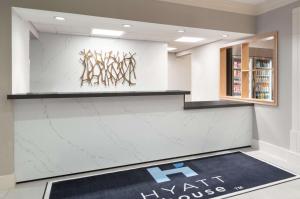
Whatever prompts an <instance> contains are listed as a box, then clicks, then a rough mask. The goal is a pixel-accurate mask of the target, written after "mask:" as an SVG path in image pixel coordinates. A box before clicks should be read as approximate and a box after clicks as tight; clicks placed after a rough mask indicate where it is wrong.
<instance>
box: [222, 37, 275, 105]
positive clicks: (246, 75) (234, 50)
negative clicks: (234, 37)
mask: <svg viewBox="0 0 300 199" xmlns="http://www.w3.org/2000/svg"><path fill="white" fill-rule="evenodd" d="M271 36H272V37H274V40H272V41H271V42H273V43H268V45H265V42H270V41H266V40H265V38H267V37H271ZM272 45H273V47H272V48H270V46H272ZM277 48H278V33H277V32H272V33H265V34H261V35H257V36H255V37H252V38H249V39H246V40H242V41H237V42H234V43H233V44H232V45H230V44H227V45H226V46H224V47H223V48H221V50H220V52H221V60H220V63H221V65H220V72H221V74H220V75H221V76H220V98H221V99H224V100H234V101H239V102H249V103H255V104H262V105H269V106H277V105H278V95H277V94H278V80H277V78H278V74H277V73H278V66H277V64H278V60H277V59H278V49H277ZM270 49H272V50H270ZM237 54H241V56H238V58H240V60H241V69H233V64H232V63H233V62H234V60H233V58H234V57H236V56H234V55H237ZM251 58H252V59H251ZM255 60H262V61H261V62H259V63H258V64H259V65H260V66H272V68H269V67H268V68H267V67H266V68H255V66H257V62H256V61H255ZM264 60H270V61H268V62H266V61H264ZM250 61H251V62H250ZM271 61H272V62H271ZM229 71H235V72H237V71H240V72H241V96H232V95H233V81H234V79H233V74H228V73H229ZM257 71H259V72H257ZM260 71H262V72H261V74H262V73H264V74H266V75H259V74H260ZM264 71H265V72H264ZM224 73H226V74H224ZM260 77H268V81H266V82H265V83H262V84H269V86H266V85H262V84H260V83H259V82H257V81H254V80H255V79H257V78H260ZM261 79H262V78H261ZM270 83H272V84H270ZM263 91H269V92H263ZM256 95H259V96H262V97H272V100H268V99H257V98H255V96H256ZM253 96H254V97H253Z"/></svg>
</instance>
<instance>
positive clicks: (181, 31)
mask: <svg viewBox="0 0 300 199" xmlns="http://www.w3.org/2000/svg"><path fill="white" fill-rule="evenodd" d="M177 32H179V33H184V32H185V30H177Z"/></svg>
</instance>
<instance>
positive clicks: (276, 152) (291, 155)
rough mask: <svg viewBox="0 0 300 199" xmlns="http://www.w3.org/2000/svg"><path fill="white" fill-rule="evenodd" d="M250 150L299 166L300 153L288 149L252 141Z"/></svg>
mask: <svg viewBox="0 0 300 199" xmlns="http://www.w3.org/2000/svg"><path fill="white" fill-rule="evenodd" d="M252 148H254V149H258V150H260V151H262V152H265V153H268V154H269V155H270V156H275V157H277V158H278V159H281V160H283V161H285V162H288V163H291V164H295V165H299V164H300V153H297V152H295V151H291V150H289V149H286V148H283V147H280V146H276V145H274V144H271V143H268V142H264V141H260V140H253V141H252Z"/></svg>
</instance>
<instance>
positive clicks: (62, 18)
mask: <svg viewBox="0 0 300 199" xmlns="http://www.w3.org/2000/svg"><path fill="white" fill-rule="evenodd" d="M54 19H55V20H57V21H65V20H66V19H65V18H64V17H58V16H56V17H54Z"/></svg>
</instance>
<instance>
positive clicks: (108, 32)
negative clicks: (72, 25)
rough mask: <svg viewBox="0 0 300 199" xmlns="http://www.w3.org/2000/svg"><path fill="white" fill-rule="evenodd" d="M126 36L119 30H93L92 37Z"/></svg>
mask: <svg viewBox="0 0 300 199" xmlns="http://www.w3.org/2000/svg"><path fill="white" fill-rule="evenodd" d="M123 34H124V31H119V30H105V29H97V28H93V29H92V35H102V36H112V37H119V36H122V35H123Z"/></svg>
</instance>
